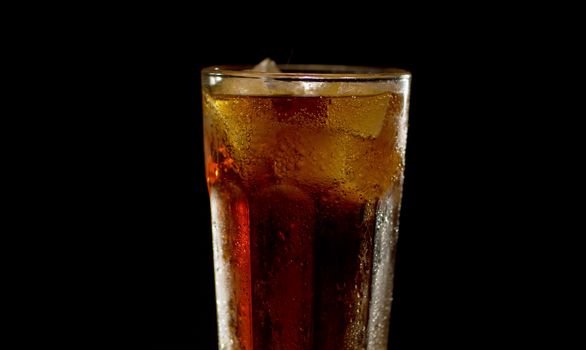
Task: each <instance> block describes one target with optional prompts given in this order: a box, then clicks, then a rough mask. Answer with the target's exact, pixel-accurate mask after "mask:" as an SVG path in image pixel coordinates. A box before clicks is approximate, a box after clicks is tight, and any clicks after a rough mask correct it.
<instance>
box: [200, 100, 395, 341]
mask: <svg viewBox="0 0 586 350" xmlns="http://www.w3.org/2000/svg"><path fill="white" fill-rule="evenodd" d="M369 98H370V99H371V101H363V102H362V103H384V104H383V107H384V106H385V104H391V103H392V101H394V100H393V96H390V95H388V96H387V97H386V99H382V100H381V98H380V97H378V96H375V97H372V96H371V97H369ZM348 99H350V98H348ZM217 101H220V102H219V103H220V104H221V106H223V108H224V109H223V110H222V109H219V111H218V110H210V109H211V108H213V107H214V106H207V108H208V109H207V110H206V109H204V110H205V111H206V117H207V118H209V119H208V121H207V123H208V124H206V154H207V159H208V161H207V164H206V168H207V172H208V185H209V187H210V195H211V201H212V216H213V217H212V220H213V223H214V249H215V251H214V259H215V265H216V290H217V294H218V300H219V304H218V318H219V323H220V343H221V344H222V342H224V344H223V346H224V347H225V348H226V349H247V350H252V349H262V350H265V349H283V350H289V349H320V350H322V349H332V350H333V349H335V350H338V349H339V350H342V349H364V348H366V344H367V330H368V329H369V325H368V322H369V307H371V303H372V300H371V297H372V288H373V287H372V285H373V284H372V281H373V264H374V262H373V258H374V256H375V236H376V235H379V234H389V235H390V232H382V231H384V230H386V229H385V228H383V229H382V231H381V229H379V230H378V231H377V216H379V217H380V216H381V215H388V214H389V213H386V212H381V209H380V204H379V202H380V200H381V199H382V200H384V198H385V196H387V197H388V193H389V189H391V188H392V187H397V186H399V188H400V176H399V177H398V176H397V174H401V170H402V155H401V153H400V151H399V150H397V148H396V147H394V146H393V145H394V144H395V143H396V139H397V132H396V126H394V125H393V115H392V114H391V112H389V111H393V108H388V109H386V108H383V112H382V113H383V115H381V116H378V117H380V118H383V119H382V121H381V122H380V123H379V124H380V125H378V124H377V122H376V121H374V122H373V123H371V124H372V125H374V126H371V127H370V129H368V130H365V131H364V132H363V133H364V134H366V135H363V136H364V137H363V136H360V135H353V134H351V133H348V132H342V131H340V130H339V129H340V127H338V125H339V124H340V123H339V122H337V123H338V124H334V125H336V127H337V128H338V129H335V130H331V129H327V125H328V123H331V121H328V120H327V118H328V114H327V111H328V106H329V105H331V104H332V103H331V101H328V100H327V99H326V100H324V99H321V98H304V97H297V98H286V99H285V98H265V97H256V98H255V97H248V98H244V97H233V98H230V97H223V98H221V99H218V100H216V101H214V100H212V102H211V103H214V102H217ZM380 101H383V102H380ZM389 101H391V102H389ZM208 103H210V102H209V101H208ZM335 103H340V101H337V102H335ZM335 103H334V104H335ZM341 103H346V102H345V101H341ZM348 103H355V101H354V100H349V101H348ZM259 105H260V107H261V108H260V109H259ZM226 106H227V107H226ZM248 110H249V111H250V112H249V114H250V115H247V114H246V113H244V114H243V113H242V111H245V112H246V111H248ZM256 110H262V111H265V112H263V113H267V112H266V111H267V110H268V111H273V112H272V113H273V115H259V114H258V113H257V114H256V115H252V114H253V112H254V111H256ZM330 111H331V109H330ZM334 111H335V109H334ZM229 112H233V113H232V114H230V113H229ZM220 113H222V114H220ZM316 113H317V114H319V113H321V114H320V115H318V116H314V114H316ZM330 113H331V112H330ZM269 114H270V113H269ZM329 116H330V117H331V114H330V115H329ZM214 118H215V119H214ZM308 118H313V119H311V120H306V119H308ZM304 120H305V123H306V124H307V127H305V128H303V127H299V123H300V121H304ZM226 123H233V124H234V125H226ZM218 125H219V126H218ZM251 125H252V127H251ZM292 125H297V126H298V127H296V128H292V127H291V126H292ZM342 126H343V125H342ZM236 128H238V130H236ZM240 129H247V130H248V131H247V132H240ZM267 129H270V130H267ZM379 129H380V131H379ZM226 130H228V131H226ZM235 130H236V131H235ZM372 130H375V131H372ZM351 131H352V130H351ZM359 131H360V130H359ZM359 131H357V132H356V133H358V132H359ZM375 133H379V134H376V135H374V136H373V137H369V136H370V134H375ZM337 141H339V142H337ZM239 143H240V144H239ZM283 145H284V146H283ZM344 145H346V146H345V147H346V148H345V149H341V147H344ZM344 152H345V153H344ZM342 153H343V154H342ZM340 154H341V155H340ZM355 154H358V157H355ZM369 157H371V158H372V159H376V161H377V163H378V164H369V163H368V162H369ZM328 158H329V159H330V162H329V163H327V164H325V165H323V166H322V164H320V162H327V159H328ZM341 161H343V162H344V164H335V163H336V162H338V163H339V162H341ZM381 164H382V165H383V166H384V167H386V168H385V169H383V170H382V171H379V170H377V169H378V168H379V166H380V165H381ZM369 167H370V168H371V169H370V171H369ZM399 196H400V194H399V195H397V196H395V198H393V200H394V201H398V197H399ZM393 208H395V207H393ZM397 210H398V209H396V208H395V209H393V211H397ZM379 219H380V218H379ZM393 220H394V218H393ZM385 293H386V292H385ZM379 294H380V293H379ZM388 297H390V295H388ZM223 328H225V329H223Z"/></svg>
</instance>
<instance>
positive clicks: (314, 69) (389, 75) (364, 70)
mask: <svg viewBox="0 0 586 350" xmlns="http://www.w3.org/2000/svg"><path fill="white" fill-rule="evenodd" d="M277 66H278V67H279V68H280V69H281V70H284V72H280V73H271V72H257V71H253V70H251V69H252V68H253V65H220V66H210V67H206V68H203V69H202V70H201V74H202V75H206V76H215V77H231V78H251V79H264V78H270V79H279V80H288V81H339V80H344V81H380V80H410V79H411V73H410V72H409V71H407V70H404V69H399V68H391V67H368V66H346V65H327V64H279V65H277Z"/></svg>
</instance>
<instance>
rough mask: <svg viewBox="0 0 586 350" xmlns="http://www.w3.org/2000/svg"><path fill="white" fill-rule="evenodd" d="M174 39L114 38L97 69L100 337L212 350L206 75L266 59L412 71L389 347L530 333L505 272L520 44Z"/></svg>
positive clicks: (446, 37)
mask: <svg viewBox="0 0 586 350" xmlns="http://www.w3.org/2000/svg"><path fill="white" fill-rule="evenodd" d="M164 33H165V35H162V36H152V37H150V36H148V35H146V36H141V37H140V38H141V40H140V41H138V40H134V39H136V38H133V40H128V41H126V40H118V41H116V43H115V44H113V46H111V47H109V50H107V51H106V52H96V55H97V58H98V60H97V61H98V62H99V63H98V64H96V65H95V66H94V68H95V70H93V71H92V74H93V75H92V78H95V79H96V81H99V84H98V86H99V88H98V89H96V92H94V90H92V91H91V93H89V92H88V94H94V96H91V99H92V101H93V103H94V104H93V105H92V106H91V107H90V108H88V107H87V106H86V107H85V110H86V111H87V113H88V115H92V116H93V117H95V118H94V119H92V120H94V121H95V123H96V126H97V127H96V130H106V132H105V133H104V136H103V137H101V138H100V139H99V142H98V143H96V145H94V147H95V149H94V150H95V151H96V152H95V153H92V154H93V156H92V157H90V158H91V159H92V161H96V164H100V165H94V166H90V169H89V170H90V171H93V172H94V173H97V174H98V175H99V180H98V181H97V182H94V183H92V184H93V188H92V193H94V194H95V196H96V198H99V201H100V202H102V200H103V203H104V204H103V205H99V206H97V207H98V208H97V209H96V210H95V212H94V213H92V218H93V221H91V220H90V221H89V222H90V224H89V225H87V221H86V227H87V226H91V229H97V232H96V235H95V236H92V237H93V238H92V242H93V243H95V246H96V247H100V248H99V249H92V250H91V251H92V253H93V252H95V251H96V250H98V251H97V252H95V254H96V258H97V259H96V261H97V262H93V263H92V267H91V270H90V271H91V273H90V274H89V280H90V282H89V283H90V285H89V286H88V289H92V290H93V291H94V292H97V293H96V294H97V296H96V297H92V303H91V305H92V306H91V311H89V310H88V311H87V313H89V314H90V315H93V314H95V315H99V316H101V317H100V319H102V318H104V319H105V321H104V323H101V326H100V327H99V329H100V331H99V333H100V334H101V336H105V337H109V336H118V335H125V336H130V337H131V338H133V339H137V340H140V341H144V342H147V343H148V344H166V345H168V346H167V347H162V348H177V349H179V348H188V346H191V348H197V349H215V346H216V343H217V336H216V319H215V303H214V284H213V266H212V245H211V231H210V213H209V200H208V194H207V188H206V185H205V178H204V170H203V165H204V161H203V141H202V120H201V101H200V98H201V96H200V87H199V84H200V80H199V72H200V70H201V69H202V68H203V67H206V66H210V65H220V64H255V63H257V62H259V61H261V60H262V59H264V58H265V57H271V58H273V59H274V60H276V61H277V62H288V63H321V64H346V65H368V66H387V67H388V66H392V67H398V68H403V69H406V70H409V71H410V72H411V73H412V75H413V80H412V93H411V104H410V123H409V136H408V143H407V163H406V172H405V187H404V194H403V207H402V214H401V225H400V239H399V246H398V256H397V265H396V280H395V281H396V283H395V292H394V302H393V309H392V317H391V330H390V332H391V337H390V348H393V349H395V350H401V349H421V348H430V347H433V348H442V347H446V348H450V349H470V348H480V347H482V346H491V344H502V341H503V339H505V338H507V339H509V336H510V335H512V334H518V333H519V327H518V323H519V322H518V315H519V314H520V313H522V312H523V310H524V309H523V307H522V306H521V303H518V304H515V307H514V308H511V307H510V303H511V301H515V300H518V299H519V298H520V296H519V295H517V294H515V293H516V292H514V289H515V288H514V286H515V284H517V283H518V279H517V278H516V277H514V276H516V272H517V271H516V270H514V269H515V268H514V267H512V266H511V267H509V265H508V262H509V261H510V259H511V256H513V255H514V254H515V250H514V249H515V248H514V247H515V244H513V243H515V242H517V241H518V240H515V239H514V238H513V237H514V236H513V235H511V234H510V233H511V232H513V233H514V231H515V229H516V228H517V227H516V226H515V225H514V224H513V225H511V224H507V225H505V224H504V222H506V221H508V220H509V219H510V217H512V216H514V215H516V214H514V213H513V212H512V211H511V210H510V207H509V205H510V204H511V202H513V203H516V201H518V199H517V198H518V196H519V195H520V192H521V191H523V190H522V189H521V186H520V183H521V182H522V180H520V178H519V177H518V176H517V175H516V173H515V172H514V171H513V170H512V168H513V166H514V163H515V162H516V161H517V160H518V159H517V158H516V157H515V156H514V155H515V154H516V152H518V151H516V150H513V149H511V148H510V147H509V146H510V141H511V139H513V138H515V137H518V136H519V133H517V132H516V131H515V130H516V129H517V128H518V127H519V126H520V125H524V123H525V121H524V120H522V119H521V120H520V119H517V120H516V121H514V122H513V121H512V120H509V121H504V120H505V119H506V118H507V117H506V116H507V115H509V114H512V113H515V112H516V109H515V107H513V105H512V104H510V103H509V101H510V99H511V98H517V99H519V98H520V96H511V91H516V90H515V86H519V84H520V79H521V78H520V77H519V76H515V75H509V76H508V77H507V82H506V84H504V83H503V70H502V69H503V65H502V62H503V60H504V59H505V57H508V58H509V60H508V65H510V66H513V67H514V66H515V65H519V64H521V63H520V61H517V60H515V58H514V57H511V56H507V54H509V53H510V52H511V51H509V48H508V47H505V46H501V45H495V44H494V42H493V41H491V40H488V39H487V38H483V37H481V36H478V35H477V36H473V37H472V38H473V39H474V40H472V41H471V40H470V39H466V38H464V37H462V38H454V37H451V35H453V34H454V33H451V32H450V33H446V32H439V33H434V32H428V33H426V34H422V35H411V36H407V35H404V36H403V37H402V39H397V40H395V41H392V40H388V41H386V42H384V44H381V42H378V43H377V42H376V40H374V43H372V42H368V43H367V42H360V41H346V42H344V41H342V42H340V43H334V42H321V43H317V44H315V45H308V44H305V45H300V44H298V41H297V42H291V43H288V44H289V45H281V46H279V45H255V44H248V45H238V44H239V43H238V38H216V39H213V40H204V39H203V38H202V35H196V34H194V35H191V34H189V33H187V34H186V33H183V32H179V31H178V32H174V31H166V32H164ZM221 39H224V40H221ZM240 44H241V43H240ZM95 58H96V57H94V58H93V59H95ZM104 87H107V89H103V88H104ZM104 90H106V91H104ZM97 91H99V93H97ZM512 95H514V93H513V94H512ZM94 113H96V114H95V116H94ZM521 117H522V115H521ZM511 154H513V156H511ZM86 156H87V155H86ZM511 184H513V185H515V184H519V187H516V189H515V191H516V192H515V193H514V195H511V193H510V189H511ZM505 198H506V199H507V201H506V202H504V203H503V199H505ZM92 208H93V207H92ZM505 226H506V227H505ZM505 242H506V243H505ZM82 255H83V252H82ZM510 269H513V271H510ZM92 281H93V282H92ZM92 295H93V294H92ZM495 320H496V321H495ZM171 345H173V346H171Z"/></svg>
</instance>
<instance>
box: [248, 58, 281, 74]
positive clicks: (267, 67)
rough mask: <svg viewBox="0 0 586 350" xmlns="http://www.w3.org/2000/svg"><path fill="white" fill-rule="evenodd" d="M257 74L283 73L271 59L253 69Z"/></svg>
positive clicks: (263, 61) (266, 59)
mask: <svg viewBox="0 0 586 350" xmlns="http://www.w3.org/2000/svg"><path fill="white" fill-rule="evenodd" d="M252 70H253V71H255V72H264V73H281V70H280V69H279V67H278V66H277V64H276V63H275V61H273V60H271V59H270V58H268V57H267V58H265V59H264V60H262V61H261V62H260V63H259V64H257V65H256V66H254V68H252Z"/></svg>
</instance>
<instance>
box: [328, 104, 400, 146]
mask: <svg viewBox="0 0 586 350" xmlns="http://www.w3.org/2000/svg"><path fill="white" fill-rule="evenodd" d="M390 99H391V95H390V94H380V95H376V96H355V95H353V96H346V97H339V98H332V100H331V102H330V104H329V105H328V118H327V126H328V127H329V128H330V129H333V130H336V131H344V132H347V133H350V134H353V135H356V136H360V137H363V138H367V139H373V138H376V137H377V136H378V135H379V133H380V131H381V129H382V127H383V124H384V121H385V116H386V115H387V109H388V108H389V101H390Z"/></svg>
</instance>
